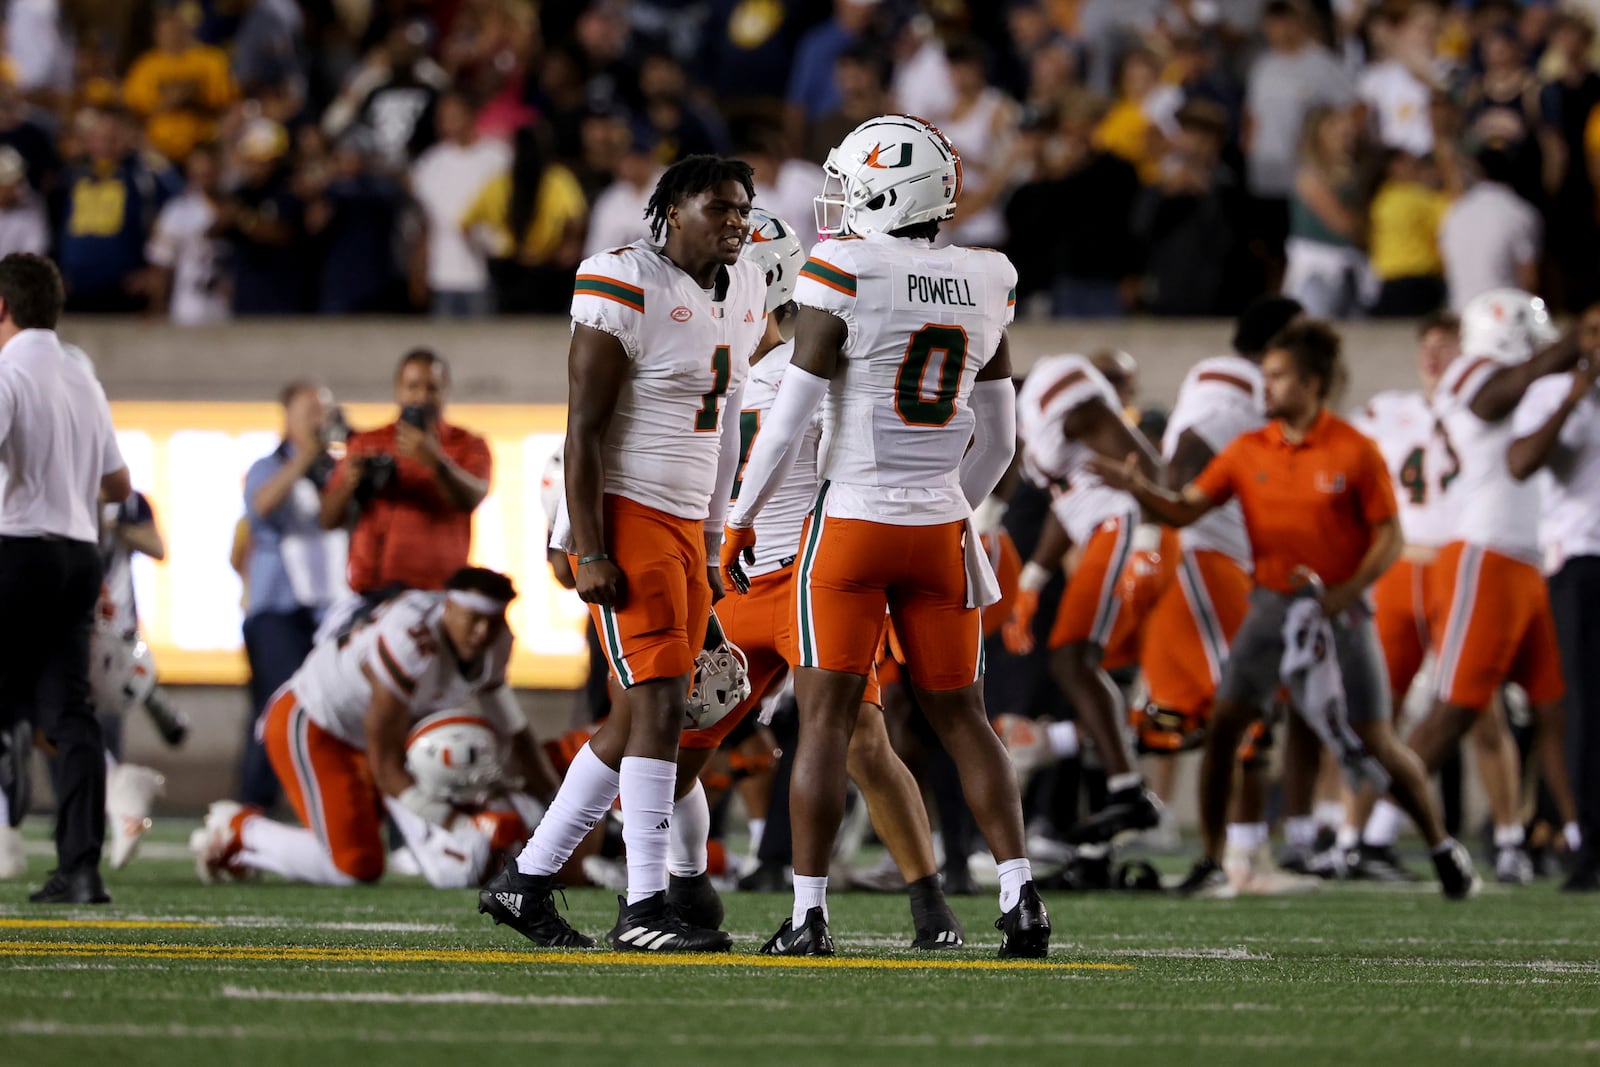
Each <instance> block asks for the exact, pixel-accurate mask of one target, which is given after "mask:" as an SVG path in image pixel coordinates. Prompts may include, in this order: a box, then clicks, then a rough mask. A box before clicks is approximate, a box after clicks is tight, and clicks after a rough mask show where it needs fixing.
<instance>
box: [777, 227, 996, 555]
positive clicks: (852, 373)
mask: <svg viewBox="0 0 1600 1067" xmlns="http://www.w3.org/2000/svg"><path fill="white" fill-rule="evenodd" d="M1016 284H1017V272H1016V269H1015V268H1014V267H1012V266H1011V262H1010V260H1008V259H1006V257H1005V256H1003V255H1001V254H1000V253H999V252H994V251H990V250H988V249H978V248H957V247H950V248H934V247H933V246H932V245H931V244H930V243H929V242H927V241H924V240H912V239H907V238H901V237H890V236H889V235H887V234H869V235H867V236H864V237H845V238H837V239H835V240H832V241H825V242H823V243H822V244H819V245H817V246H816V248H814V249H813V250H812V254H811V259H810V260H809V261H808V262H807V263H806V265H805V267H803V268H802V269H801V271H800V281H799V284H798V285H797V286H796V287H795V294H794V296H795V300H796V301H798V302H799V303H801V304H804V305H806V306H807V307H813V308H819V309H821V310H823V311H827V312H829V313H831V314H833V315H837V316H838V317H839V318H840V319H842V320H844V323H845V326H846V327H847V328H848V329H849V337H848V339H847V340H846V342H845V346H844V359H843V362H842V363H841V365H840V367H839V370H838V372H837V373H836V374H835V375H834V378H833V383H832V385H831V386H830V388H829V390H828V397H827V400H826V402H825V403H824V405H823V438H822V454H821V458H820V460H819V462H818V466H819V470H820V474H821V477H822V479H823V480H824V481H827V482H829V483H830V488H829V492H828V497H827V509H828V514H829V515H833V516H837V517H839V518H846V519H865V520H868V521H871V522H881V523H888V524H891V525H897V526H931V525H935V524H938V523H945V522H955V521H959V520H961V519H965V518H966V517H967V516H968V515H969V514H970V513H971V509H970V508H969V507H968V506H967V501H966V497H965V496H964V495H963V494H962V492H961V479H960V473H959V472H960V467H961V457H962V456H963V455H964V454H965V453H966V450H967V444H968V442H970V441H971V440H972V429H973V424H974V423H973V415H972V409H971V407H970V406H969V405H968V399H969V398H970V397H971V395H972V387H973V383H974V381H976V379H977V376H978V372H979V371H980V370H981V369H982V368H983V366H984V365H985V364H986V363H988V362H989V360H990V359H991V358H993V356H994V353H995V349H996V348H998V347H999V345H1000V339H1001V337H1002V336H1003V335H1004V333H1005V328H1006V326H1007V325H1009V324H1010V322H1011V318H1012V307H1013V305H1014V303H1015V300H1016V296H1015V287H1016Z"/></svg>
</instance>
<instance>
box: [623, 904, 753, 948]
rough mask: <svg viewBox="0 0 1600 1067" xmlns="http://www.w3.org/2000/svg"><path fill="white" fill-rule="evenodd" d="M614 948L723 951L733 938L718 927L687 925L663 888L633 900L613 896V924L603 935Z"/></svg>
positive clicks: (729, 946)
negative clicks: (673, 907)
mask: <svg viewBox="0 0 1600 1067" xmlns="http://www.w3.org/2000/svg"><path fill="white" fill-rule="evenodd" d="M606 939H607V940H608V941H610V942H611V947H612V948H614V949H616V950H617V951H618V952H727V951H728V950H729V949H731V948H732V947H733V938H732V937H731V936H730V935H728V934H725V933H723V932H722V931H721V930H703V929H701V928H700V927H698V926H690V925H689V924H688V923H686V922H684V921H683V919H681V918H680V917H679V916H678V913H677V912H676V911H674V910H673V909H672V907H671V906H670V905H668V903H667V891H666V890H665V889H663V890H661V891H660V892H659V893H651V894H650V895H649V896H647V897H645V898H644V899H643V900H641V901H639V902H638V903H636V904H629V903H628V898H627V897H618V898H617V925H616V926H614V927H612V928H611V933H610V934H609V935H608V936H607V938H606Z"/></svg>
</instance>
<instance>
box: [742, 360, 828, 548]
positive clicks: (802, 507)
mask: <svg viewBox="0 0 1600 1067" xmlns="http://www.w3.org/2000/svg"><path fill="white" fill-rule="evenodd" d="M793 356H794V342H793V341H790V342H789V343H787V344H782V345H779V346H778V347H777V348H774V349H773V350H772V351H771V352H768V353H767V354H766V355H765V356H763V357H761V361H760V362H759V363H757V364H756V365H755V366H754V367H751V368H750V381H749V383H748V384H747V385H746V386H745V390H744V405H743V410H741V411H740V412H739V446H740V450H739V473H740V475H741V477H742V475H743V473H744V463H745V461H746V460H748V459H749V458H750V449H751V448H753V447H754V446H755V443H756V437H757V435H758V434H760V432H761V423H762V420H763V419H765V418H766V415H767V412H769V411H771V410H772V402H773V401H774V400H776V399H777V396H778V386H780V385H782V384H783V372H784V371H785V370H787V369H788V368H789V360H790V358H791V357H793ZM821 441H822V420H821V418H820V415H819V417H818V418H817V419H816V420H814V421H813V422H812V424H811V425H810V426H809V427H807V428H806V432H805V433H804V434H803V435H802V436H801V438H800V443H799V444H797V445H795V459H794V466H792V467H790V468H789V472H788V474H786V475H785V476H784V479H783V484H782V485H780V486H778V488H777V489H776V490H775V491H774V492H773V494H772V496H771V497H770V498H769V499H768V500H767V503H766V506H765V507H763V508H762V509H761V514H759V515H757V516H756V526H755V529H756V561H755V562H754V563H753V564H750V565H748V566H746V567H745V573H746V574H748V575H749V576H750V577H752V578H754V577H757V576H759V575H763V574H770V573H772V572H773V571H775V570H777V569H779V568H780V567H782V566H784V565H785V562H792V561H793V560H794V557H795V556H796V555H797V554H798V553H799V551H800V531H801V530H802V529H803V528H804V527H805V522H806V515H808V514H809V513H810V512H811V508H812V505H814V504H815V503H816V502H817V481H818V479H817V447H818V445H819V444H820V443H821ZM740 488H741V483H740V482H738V481H735V482H734V483H733V498H734V499H735V500H737V499H738V498H739V490H740Z"/></svg>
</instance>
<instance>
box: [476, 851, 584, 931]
mask: <svg viewBox="0 0 1600 1067" xmlns="http://www.w3.org/2000/svg"><path fill="white" fill-rule="evenodd" d="M554 889H555V886H554V885H553V884H552V882H551V879H550V878H549V877H548V876H546V875H534V874H523V873H522V872H521V871H519V870H517V865H516V863H515V861H509V862H507V863H506V865H505V866H504V867H502V868H500V873H499V874H497V875H495V876H494V877H493V878H491V879H489V880H488V881H487V882H485V883H483V888H482V889H480V890H478V913H479V914H481V915H487V916H489V918H491V919H493V920H494V924H495V925H496V926H500V925H501V924H504V925H506V926H509V927H511V929H513V930H515V931H516V932H517V933H519V934H521V935H522V936H523V937H525V938H527V939H528V940H529V941H532V942H533V943H534V944H535V945H538V946H539V947H540V948H594V938H592V937H589V936H588V935H586V934H580V933H579V932H578V931H576V930H574V929H573V928H572V926H571V924H570V923H568V922H567V920H565V919H563V918H562V917H561V915H560V913H559V912H557V911H556V901H555V893H554Z"/></svg>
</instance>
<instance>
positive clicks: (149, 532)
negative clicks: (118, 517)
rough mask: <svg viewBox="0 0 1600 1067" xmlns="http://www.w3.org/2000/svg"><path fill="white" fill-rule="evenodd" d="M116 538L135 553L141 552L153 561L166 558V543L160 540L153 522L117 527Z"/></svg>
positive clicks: (158, 531) (159, 533) (159, 532)
mask: <svg viewBox="0 0 1600 1067" xmlns="http://www.w3.org/2000/svg"><path fill="white" fill-rule="evenodd" d="M117 537H118V538H119V539H120V540H121V541H122V543H123V544H125V545H127V546H128V547H129V548H131V549H133V550H134V551H135V552H143V553H144V554H145V555H147V556H149V557H150V558H151V559H153V560H157V561H160V560H164V559H166V558H167V543H166V542H165V541H163V540H162V539H161V531H160V530H159V529H157V527H156V524H155V523H154V522H146V523H141V524H139V525H137V526H135V525H132V524H124V525H122V526H118V527H117Z"/></svg>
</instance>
